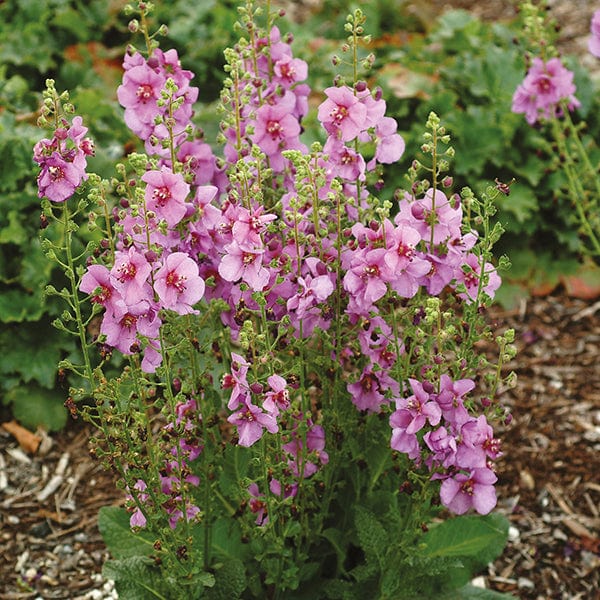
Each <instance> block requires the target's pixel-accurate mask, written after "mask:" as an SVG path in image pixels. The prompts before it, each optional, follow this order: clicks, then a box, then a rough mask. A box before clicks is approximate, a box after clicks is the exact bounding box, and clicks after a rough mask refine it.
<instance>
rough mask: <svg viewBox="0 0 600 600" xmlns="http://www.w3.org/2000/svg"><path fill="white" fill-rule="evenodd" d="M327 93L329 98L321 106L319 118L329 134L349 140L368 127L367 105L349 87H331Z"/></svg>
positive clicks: (345, 140)
mask: <svg viewBox="0 0 600 600" xmlns="http://www.w3.org/2000/svg"><path fill="white" fill-rule="evenodd" d="M325 95H326V96H327V100H325V101H324V102H322V103H321V105H320V106H319V110H318V118H319V121H320V122H321V124H322V125H323V127H324V128H325V130H326V131H327V133H328V134H329V135H335V136H337V137H338V138H339V139H340V140H341V141H342V142H349V141H350V140H353V139H354V138H355V137H357V136H358V134H359V133H360V132H361V131H363V130H364V129H366V128H367V107H366V106H365V105H364V104H363V103H362V102H361V101H360V100H359V99H358V98H357V97H356V96H355V95H354V93H353V92H352V90H351V89H350V88H349V87H347V86H344V87H329V88H327V89H326V90H325Z"/></svg>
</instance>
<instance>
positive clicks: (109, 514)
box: [98, 506, 153, 559]
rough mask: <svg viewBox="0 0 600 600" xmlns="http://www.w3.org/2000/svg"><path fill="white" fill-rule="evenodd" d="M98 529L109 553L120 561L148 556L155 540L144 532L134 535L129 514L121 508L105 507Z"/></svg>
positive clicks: (100, 514) (100, 515)
mask: <svg viewBox="0 0 600 600" xmlns="http://www.w3.org/2000/svg"><path fill="white" fill-rule="evenodd" d="M98 529H99V530H100V534H101V535H102V539H103V540H104V543H105V544H106V547H107V548H108V550H109V552H110V553H111V554H112V555H113V556H114V557H115V558H118V559H121V558H130V557H133V556H148V554H150V552H151V551H152V544H153V540H152V538H151V536H150V535H149V534H148V533H147V532H144V531H141V532H139V533H133V531H131V527H130V526H129V514H128V513H127V511H126V510H125V509H123V508H120V507H119V506H103V507H102V508H101V509H100V512H99V514H98Z"/></svg>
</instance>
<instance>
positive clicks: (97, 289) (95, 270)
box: [79, 265, 122, 307]
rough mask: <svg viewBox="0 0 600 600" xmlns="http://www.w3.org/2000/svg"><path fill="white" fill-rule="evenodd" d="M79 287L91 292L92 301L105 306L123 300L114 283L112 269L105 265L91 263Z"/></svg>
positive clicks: (83, 290)
mask: <svg viewBox="0 0 600 600" xmlns="http://www.w3.org/2000/svg"><path fill="white" fill-rule="evenodd" d="M79 289H80V290H81V291H82V292H84V293H85V294H91V298H90V301H91V302H94V303H96V304H101V305H102V306H105V307H106V306H110V305H112V304H114V303H115V302H117V301H119V300H122V298H121V295H120V294H119V292H117V290H116V289H115V287H114V285H113V281H112V278H111V276H110V271H109V270H108V269H107V268H106V267H105V266H104V265H90V266H89V267H88V268H87V271H86V272H85V273H84V275H83V277H82V278H81V283H80V285H79Z"/></svg>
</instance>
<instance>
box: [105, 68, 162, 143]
mask: <svg viewBox="0 0 600 600" xmlns="http://www.w3.org/2000/svg"><path fill="white" fill-rule="evenodd" d="M164 83H165V78H164V77H163V76H161V75H159V74H158V73H156V72H155V71H154V69H152V68H150V67H149V66H148V64H147V63H146V62H145V61H143V60H142V62H141V63H140V64H136V65H135V66H133V67H131V68H129V69H127V70H126V71H125V73H124V74H123V83H122V84H121V85H120V86H119V87H118V88H117V98H118V100H119V103H120V104H121V106H123V107H124V108H125V117H124V118H125V123H126V124H127V127H129V129H131V131H133V133H135V135H137V136H138V137H139V138H141V139H143V140H145V139H147V138H148V137H150V135H151V134H152V132H153V131H154V127H155V125H154V118H155V117H156V116H157V115H159V114H160V112H161V110H160V109H159V108H158V106H157V104H156V102H157V100H158V99H159V98H160V92H161V89H162V87H163V85H164Z"/></svg>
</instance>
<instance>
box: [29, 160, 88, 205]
mask: <svg viewBox="0 0 600 600" xmlns="http://www.w3.org/2000/svg"><path fill="white" fill-rule="evenodd" d="M84 168H85V165H84ZM84 178H85V170H82V169H81V168H80V167H79V166H77V165H76V164H75V163H73V162H69V161H67V160H65V159H64V158H63V157H62V156H61V155H60V154H59V153H58V152H53V153H52V155H51V156H49V157H48V158H46V159H45V160H44V162H43V163H42V170H41V171H40V174H39V175H38V178H37V183H38V196H39V197H40V198H43V197H44V196H45V197H46V198H48V199H49V200H52V202H64V201H65V200H68V199H69V198H70V197H71V196H72V195H73V194H74V193H75V190H76V189H77V188H78V187H79V185H80V184H81V182H82V181H83V179H84Z"/></svg>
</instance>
